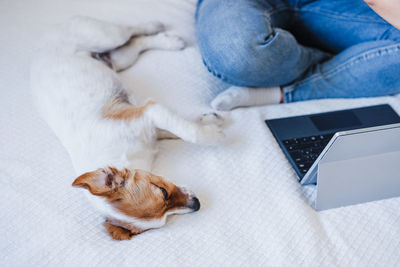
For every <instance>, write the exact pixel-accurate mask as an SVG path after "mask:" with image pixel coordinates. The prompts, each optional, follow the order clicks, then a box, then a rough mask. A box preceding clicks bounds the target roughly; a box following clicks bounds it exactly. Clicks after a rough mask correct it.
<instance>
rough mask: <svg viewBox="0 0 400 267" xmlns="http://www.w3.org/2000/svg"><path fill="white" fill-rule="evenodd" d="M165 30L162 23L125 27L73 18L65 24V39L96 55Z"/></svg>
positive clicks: (84, 18) (94, 20) (81, 17)
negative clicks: (141, 36) (139, 36)
mask: <svg viewBox="0 0 400 267" xmlns="http://www.w3.org/2000/svg"><path fill="white" fill-rule="evenodd" d="M163 30H165V27H164V25H163V24H161V23H160V22H152V23H146V24H143V25H138V26H123V25H117V24H113V23H110V22H105V21H101V20H97V19H93V18H88V17H84V16H75V17H72V18H71V19H70V20H69V21H68V22H67V23H66V24H64V31H62V33H63V38H64V39H65V38H66V39H67V40H68V41H70V42H72V43H74V44H76V45H77V47H78V49H81V50H86V51H90V52H95V53H103V52H107V51H110V50H114V49H116V48H118V47H120V46H122V45H124V44H126V43H127V42H128V41H129V40H130V39H131V38H132V37H133V36H138V35H151V34H156V33H159V32H161V31H163Z"/></svg>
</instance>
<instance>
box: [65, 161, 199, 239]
mask: <svg viewBox="0 0 400 267" xmlns="http://www.w3.org/2000/svg"><path fill="white" fill-rule="evenodd" d="M72 185H73V186H77V187H82V188H85V189H87V190H88V191H87V192H88V194H89V199H90V200H91V202H92V203H93V204H94V205H95V206H96V208H98V209H99V210H100V211H101V212H102V213H103V214H104V215H105V216H107V222H106V224H105V226H106V228H107V230H108V232H109V233H110V234H111V236H112V237H113V238H115V239H129V238H130V237H131V236H132V235H135V234H139V233H141V232H143V231H146V230H148V229H151V228H158V227H161V226H163V225H164V224H165V221H166V217H167V216H168V215H170V214H183V213H188V212H193V211H197V210H199V208H200V202H199V200H198V199H197V198H196V196H195V195H194V194H193V193H191V192H189V191H187V190H186V189H185V188H182V187H178V186H176V185H174V184H173V183H171V182H169V181H167V180H166V179H163V178H162V177H160V176H157V175H154V174H152V173H150V172H146V171H143V170H134V171H130V170H128V169H123V170H118V169H116V168H112V167H107V168H104V169H98V170H96V171H93V172H88V173H85V174H83V175H81V176H79V177H78V178H77V179H76V180H75V181H74V182H73V184H72Z"/></svg>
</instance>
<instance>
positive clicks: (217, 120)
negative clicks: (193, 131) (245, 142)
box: [199, 112, 224, 126]
mask: <svg viewBox="0 0 400 267" xmlns="http://www.w3.org/2000/svg"><path fill="white" fill-rule="evenodd" d="M199 122H200V123H201V124H203V125H209V124H215V125H218V126H222V125H223V124H224V119H223V118H222V117H221V116H220V115H218V114H217V113H215V112H210V113H205V114H203V115H202V116H201V117H200V118H199Z"/></svg>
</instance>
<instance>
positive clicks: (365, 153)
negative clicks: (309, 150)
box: [301, 123, 400, 210]
mask: <svg viewBox="0 0 400 267" xmlns="http://www.w3.org/2000/svg"><path fill="white" fill-rule="evenodd" d="M301 184H302V185H304V184H316V187H317V196H316V201H315V206H314V208H315V209H316V210H326V209H331V208H337V207H342V206H347V205H352V204H358V203H362V202H368V201H374V200H379V199H385V198H392V197H397V196H400V123H397V124H390V125H385V126H377V127H371V128H364V129H357V130H351V131H343V132H338V133H336V134H335V135H334V136H333V138H332V139H331V140H330V142H329V143H328V145H327V146H326V147H325V149H324V150H323V151H322V153H321V154H320V155H319V157H318V158H317V160H316V161H315V162H314V164H313V165H312V166H311V168H310V170H309V171H308V172H307V174H306V175H305V176H304V178H303V179H302V180H301Z"/></svg>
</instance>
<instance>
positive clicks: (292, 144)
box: [283, 134, 334, 177]
mask: <svg viewBox="0 0 400 267" xmlns="http://www.w3.org/2000/svg"><path fill="white" fill-rule="evenodd" d="M333 135H334V134H326V135H316V136H307V137H301V138H293V139H287V140H283V144H284V145H285V147H286V150H287V151H288V152H289V154H290V156H291V157H292V159H293V161H294V162H295V164H296V166H297V168H298V169H299V171H300V174H301V177H303V176H304V175H305V174H306V173H307V172H308V170H309V169H310V167H311V165H312V164H313V163H314V161H315V160H316V159H317V158H318V156H319V155H320V154H321V152H322V150H324V148H325V147H326V145H327V144H328V143H329V141H330V140H331V138H332V137H333Z"/></svg>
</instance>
